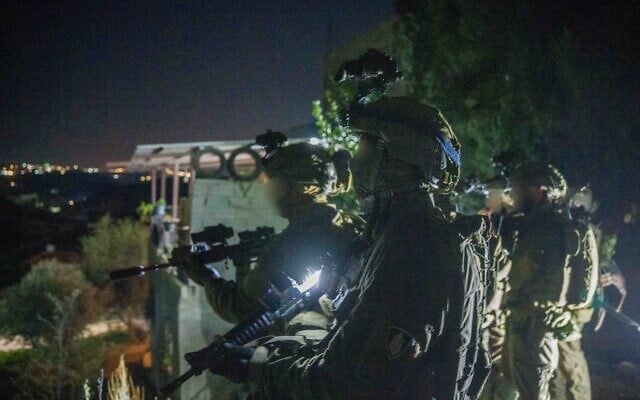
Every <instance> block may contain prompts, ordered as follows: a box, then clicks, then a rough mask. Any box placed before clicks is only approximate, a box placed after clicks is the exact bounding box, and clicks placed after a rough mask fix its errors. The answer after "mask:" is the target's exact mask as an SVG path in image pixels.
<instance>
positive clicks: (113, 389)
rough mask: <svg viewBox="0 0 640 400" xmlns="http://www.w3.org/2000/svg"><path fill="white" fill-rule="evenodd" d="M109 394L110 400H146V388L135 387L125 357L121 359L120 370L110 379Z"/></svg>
mask: <svg viewBox="0 0 640 400" xmlns="http://www.w3.org/2000/svg"><path fill="white" fill-rule="evenodd" d="M108 394H109V395H108V400H144V388H141V387H139V386H136V385H134V383H133V379H132V378H131V376H130V375H129V372H128V371H127V367H126V365H125V364H124V356H121V357H120V364H118V368H117V369H116V370H115V372H114V373H113V375H112V376H111V378H109V392H108ZM87 400H89V399H87Z"/></svg>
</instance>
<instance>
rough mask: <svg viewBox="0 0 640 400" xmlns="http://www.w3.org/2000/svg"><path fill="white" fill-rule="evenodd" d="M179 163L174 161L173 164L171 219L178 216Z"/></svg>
mask: <svg viewBox="0 0 640 400" xmlns="http://www.w3.org/2000/svg"><path fill="white" fill-rule="evenodd" d="M179 173H180V164H179V163H175V165H174V166H173V196H172V199H171V216H172V217H173V219H176V218H178V196H179V194H180V177H179V176H178V174H179Z"/></svg>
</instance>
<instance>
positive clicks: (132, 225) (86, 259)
mask: <svg viewBox="0 0 640 400" xmlns="http://www.w3.org/2000/svg"><path fill="white" fill-rule="evenodd" d="M81 244H82V254H83V263H82V267H83V270H84V273H85V275H86V276H87V279H88V280H89V281H90V282H91V283H93V284H94V285H97V286H104V285H105V284H106V283H107V282H108V281H109V272H110V271H112V270H114V269H117V268H123V267H126V266H131V265H141V264H145V263H146V262H147V257H148V244H149V229H148V228H147V227H146V226H144V225H143V224H141V223H139V222H136V221H133V220H129V219H124V220H113V219H111V218H110V217H109V216H105V217H102V218H100V220H98V222H96V223H95V224H93V225H91V234H90V235H88V236H85V237H83V238H82V239H81Z"/></svg>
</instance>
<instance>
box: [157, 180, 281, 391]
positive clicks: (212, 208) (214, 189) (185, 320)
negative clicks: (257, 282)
mask: <svg viewBox="0 0 640 400" xmlns="http://www.w3.org/2000/svg"><path fill="white" fill-rule="evenodd" d="M188 203H189V204H188V205H189V208H190V214H191V216H190V228H191V231H192V232H198V231H201V230H202V229H203V228H204V227H205V226H209V225H216V224H219V223H222V224H224V225H227V226H231V227H233V228H234V231H235V232H236V233H237V232H241V231H244V230H247V229H255V228H256V227H258V226H271V227H274V228H275V229H276V232H280V231H281V230H282V229H283V228H284V227H285V226H286V220H284V219H282V218H280V217H279V216H278V215H277V214H276V211H275V209H274V208H273V207H272V206H270V204H269V202H268V200H267V197H266V193H265V185H264V183H263V180H262V179H258V180H256V181H253V182H250V183H247V182H234V181H231V180H221V179H196V181H195V182H194V185H193V190H192V193H191V197H190V201H189V202H188ZM236 241H237V237H234V238H233V239H232V240H231V241H230V243H234V242H236ZM218 270H219V271H220V273H221V274H222V275H223V277H224V278H225V279H234V277H235V269H234V267H233V265H232V263H231V262H228V263H226V264H225V263H220V265H218ZM172 281H173V286H174V287H175V289H177V290H171V289H167V288H164V289H162V292H163V293H159V295H160V296H167V297H170V299H164V300H165V301H164V304H172V305H173V306H172V307H174V313H175V314H176V315H173V316H170V317H169V316H167V318H165V319H170V320H172V321H173V323H170V324H169V325H168V326H167V328H168V329H166V330H168V331H169V333H168V334H167V335H166V336H170V337H171V340H170V341H171V342H172V345H171V347H172V349H171V353H173V357H172V360H173V362H172V363H173V370H174V371H175V374H174V375H176V376H177V374H178V373H180V374H181V373H184V372H186V371H187V369H188V364H187V363H186V362H185V361H184V358H183V355H184V353H186V352H190V351H194V350H198V349H200V348H202V347H204V346H206V345H207V344H208V343H209V342H210V341H211V339H212V338H213V336H214V335H215V334H223V333H225V332H226V331H227V330H229V329H230V328H231V327H232V325H230V324H229V323H227V322H225V321H223V320H222V319H220V318H219V317H218V316H217V315H215V314H214V313H213V312H212V310H211V308H210V307H209V305H208V304H207V302H206V299H205V296H204V292H203V290H202V288H201V287H199V286H197V285H196V284H194V283H193V282H191V281H187V280H180V279H177V278H173V279H172ZM176 297H178V298H176ZM165 314H166V313H165ZM154 331H155V330H154ZM165 343H166V340H165ZM228 390H231V384H229V383H227V382H225V381H224V380H222V379H221V378H219V377H215V376H213V375H211V374H207V373H205V374H203V375H201V376H199V377H195V378H192V379H191V380H190V381H189V382H187V383H186V384H185V385H183V387H182V389H181V390H180V393H179V394H178V396H174V397H172V398H174V399H176V398H179V399H180V400H192V399H193V400H195V399H198V400H200V399H202V400H204V399H207V400H208V399H213V398H224V395H223V393H224V392H226V391H228Z"/></svg>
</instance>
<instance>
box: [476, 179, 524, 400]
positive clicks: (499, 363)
mask: <svg viewBox="0 0 640 400" xmlns="http://www.w3.org/2000/svg"><path fill="white" fill-rule="evenodd" d="M506 187H507V181H506V179H505V178H504V177H502V176H496V177H494V178H492V179H490V180H488V181H487V182H486V183H485V185H484V189H485V195H486V196H487V197H486V203H485V204H486V206H485V208H484V209H483V210H482V211H481V214H485V215H487V216H488V217H489V218H490V219H491V224H492V227H493V229H494V233H495V237H494V238H492V240H491V241H490V243H491V245H490V255H491V272H492V273H491V279H490V280H489V282H488V285H487V289H488V290H487V301H488V304H487V307H486V309H485V313H484V318H483V325H482V328H483V332H482V333H483V342H484V346H485V348H487V349H488V350H489V353H490V355H491V360H492V361H493V365H492V370H491V373H490V375H489V379H488V380H487V384H486V385H485V387H484V389H483V391H482V395H481V397H480V398H481V399H483V400H516V399H517V398H518V391H517V390H516V388H515V386H514V385H513V383H511V381H510V380H509V379H507V378H506V376H505V374H504V370H505V366H504V359H503V355H502V352H503V347H504V342H505V335H506V324H507V313H506V310H504V308H503V298H504V295H505V293H506V292H507V290H508V279H507V277H508V274H509V269H510V268H511V262H510V259H509V255H510V253H511V250H512V248H511V247H512V246H511V244H512V240H511V236H512V233H513V232H512V229H510V228H511V227H512V225H513V221H514V219H516V218H517V216H516V217H514V216H513V215H510V213H509V211H510V209H511V207H512V206H513V204H512V201H511V198H510V196H509V195H508V194H507V193H505V190H506Z"/></svg>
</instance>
